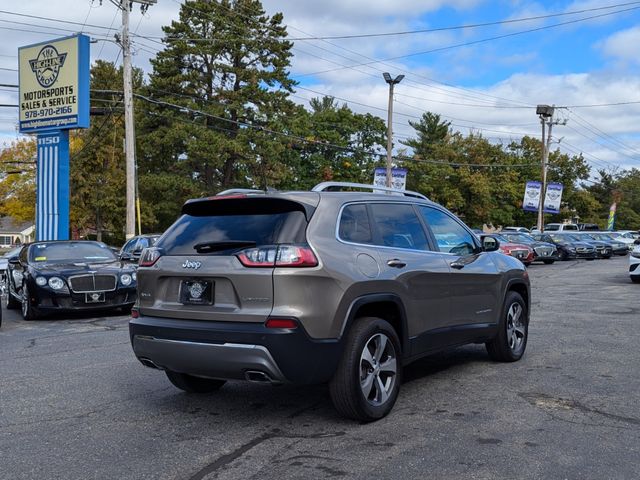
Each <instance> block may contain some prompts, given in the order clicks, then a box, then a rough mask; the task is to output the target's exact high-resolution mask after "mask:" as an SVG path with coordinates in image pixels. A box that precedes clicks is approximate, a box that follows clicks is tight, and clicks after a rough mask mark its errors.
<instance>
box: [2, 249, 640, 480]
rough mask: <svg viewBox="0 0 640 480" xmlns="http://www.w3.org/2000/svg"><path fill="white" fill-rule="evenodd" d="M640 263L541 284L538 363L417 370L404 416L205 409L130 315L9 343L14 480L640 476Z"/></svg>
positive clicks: (292, 407)
mask: <svg viewBox="0 0 640 480" xmlns="http://www.w3.org/2000/svg"><path fill="white" fill-rule="evenodd" d="M627 264H628V259H627V258H619V257H618V258H615V259H611V260H599V261H593V262H585V261H578V262H561V263H556V264H554V265H551V266H547V265H534V266H532V267H531V268H530V269H529V273H530V277H531V281H532V292H533V298H534V300H533V308H532V316H531V325H530V330H529V333H530V337H529V345H528V350H527V353H526V354H525V357H524V358H523V359H522V361H520V362H518V363H515V364H498V363H493V362H491V361H490V360H489V359H488V357H487V355H486V352H485V349H484V347H483V346H481V345H473V346H468V347H464V348H459V349H456V350H453V351H451V352H447V353H444V354H440V355H436V356H433V357H429V358H426V359H424V360H421V361H419V362H417V363H415V364H413V365H411V366H410V367H408V368H406V369H405V383H404V384H403V386H402V389H401V393H400V398H399V400H398V403H397V404H396V406H395V408H394V410H393V411H392V412H391V414H390V415H389V416H388V417H387V418H385V419H383V420H381V421H378V422H375V423H371V424H358V423H354V422H351V421H346V420H343V419H341V418H340V417H338V416H337V414H336V413H335V411H334V410H333V407H332V405H331V402H330V399H329V395H328V391H327V389H326V388H325V387H323V386H318V387H312V388H296V387H290V386H282V387H271V386H262V385H254V384H247V383H241V382H238V383H228V384H227V385H225V387H224V388H223V389H222V390H220V391H219V392H216V393H214V394H209V395H203V396H191V395H187V394H185V393H182V392H181V391H179V390H177V389H175V388H174V387H173V386H172V385H170V384H169V382H168V381H167V380H166V378H165V377H164V375H163V374H162V373H160V372H158V371H154V370H151V369H148V368H145V367H143V366H142V365H141V364H140V363H138V361H137V360H136V359H135V358H134V356H133V354H132V351H131V347H130V344H129V338H128V329H127V320H128V318H127V317H125V316H116V315H112V316H106V317H100V318H86V317H81V316H76V317H74V318H72V319H48V320H42V321H35V322H24V321H22V320H21V319H20V318H19V315H18V314H17V313H16V312H15V311H6V310H5V311H4V312H3V313H4V322H3V325H2V328H1V329H0V465H1V468H0V478H2V479H12V480H13V479H58V478H59V479H114V478H118V479H193V480H196V479H205V478H206V479H213V478H216V479H249V478H256V479H257V478H260V479H289V478H305V479H309V478H314V479H315V478H358V479H365V478H377V479H387V478H388V479H395V478H403V479H405V480H406V479H423V478H451V479H454V478H468V479H501V478H518V479H636V478H640V404H639V402H638V398H639V397H638V396H639V394H640V374H639V371H640V370H639V367H640V348H638V345H639V343H640V342H639V340H640V336H639V333H638V325H640V285H634V284H632V283H631V282H630V280H629V277H628V275H627Z"/></svg>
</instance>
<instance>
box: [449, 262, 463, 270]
mask: <svg viewBox="0 0 640 480" xmlns="http://www.w3.org/2000/svg"><path fill="white" fill-rule="evenodd" d="M449 265H450V266H451V268H455V269H456V270H462V269H463V268H464V263H462V262H451V263H450V264H449Z"/></svg>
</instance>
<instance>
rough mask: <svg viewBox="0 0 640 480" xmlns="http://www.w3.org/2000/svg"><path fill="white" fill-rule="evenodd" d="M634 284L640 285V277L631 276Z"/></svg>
mask: <svg viewBox="0 0 640 480" xmlns="http://www.w3.org/2000/svg"><path fill="white" fill-rule="evenodd" d="M630 277H631V281H632V282H633V283H640V275H633V276H630Z"/></svg>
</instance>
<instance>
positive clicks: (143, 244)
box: [133, 237, 149, 252]
mask: <svg viewBox="0 0 640 480" xmlns="http://www.w3.org/2000/svg"><path fill="white" fill-rule="evenodd" d="M148 246H149V239H148V238H147V237H141V238H139V239H138V242H137V243H136V246H135V248H134V249H133V251H134V252H142V250H144V249H145V248H147V247H148Z"/></svg>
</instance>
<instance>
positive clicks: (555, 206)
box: [543, 182, 562, 213]
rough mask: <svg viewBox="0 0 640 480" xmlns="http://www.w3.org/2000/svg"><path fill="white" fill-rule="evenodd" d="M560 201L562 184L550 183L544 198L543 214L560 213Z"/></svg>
mask: <svg viewBox="0 0 640 480" xmlns="http://www.w3.org/2000/svg"><path fill="white" fill-rule="evenodd" d="M561 200H562V184H561V183H554V182H550V183H549V184H548V185H547V192H546V194H545V196H544V210H543V211H544V212H545V213H560V201H561Z"/></svg>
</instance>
